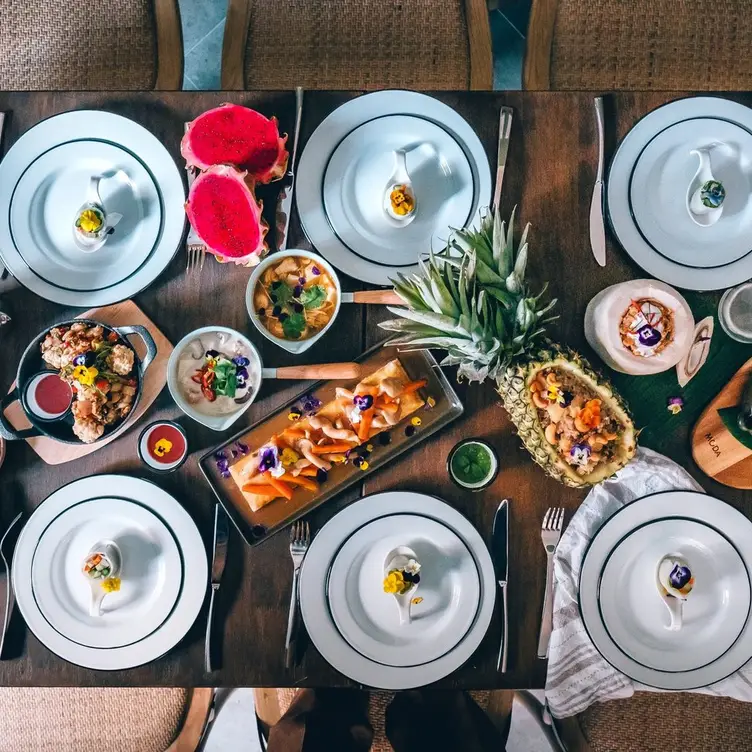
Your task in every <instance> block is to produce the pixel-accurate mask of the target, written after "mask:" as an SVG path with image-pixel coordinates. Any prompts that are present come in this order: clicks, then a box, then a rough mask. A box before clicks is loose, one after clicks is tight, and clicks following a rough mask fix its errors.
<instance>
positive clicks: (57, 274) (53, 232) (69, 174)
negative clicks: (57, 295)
mask: <svg viewBox="0 0 752 752" xmlns="http://www.w3.org/2000/svg"><path fill="white" fill-rule="evenodd" d="M92 176H107V177H105V178H104V179H102V180H101V182H100V184H99V195H100V198H101V200H102V204H103V206H104V207H105V210H106V211H107V213H108V214H109V213H112V212H115V213H118V214H122V216H123V219H122V220H120V222H119V223H118V224H117V226H116V227H115V229H114V232H113V233H112V235H111V236H110V237H109V238H108V239H107V242H106V243H105V245H104V246H103V247H102V248H101V249H100V250H98V251H96V252H95V253H84V252H83V251H81V250H80V248H79V247H78V246H77V245H76V243H75V241H74V238H73V232H74V231H73V218H75V217H76V215H77V214H78V211H79V209H80V208H81V206H82V205H83V204H84V203H85V202H86V200H87V195H88V189H89V181H90V178H91V177H92ZM161 226H162V208H161V206H160V198H159V192H158V191H157V187H156V185H154V180H153V179H152V176H151V175H150V174H149V172H148V171H147V170H146V168H145V167H144V166H143V165H142V164H141V162H140V161H139V160H138V159H136V157H134V156H133V155H132V154H130V153H129V152H127V151H125V150H124V149H121V148H120V147H118V146H115V145H114V144H108V143H104V142H101V141H74V142H71V143H67V144H61V145H60V146H57V147H55V148H53V149H50V150H49V151H48V152H45V153H44V154H42V155H41V156H40V157H39V158H38V159H36V160H35V161H34V162H33V163H32V164H31V165H29V167H28V169H27V170H26V171H25V172H24V174H23V175H22V177H21V179H20V180H19V181H18V184H17V185H16V189H15V191H14V192H13V196H12V197H11V207H10V229H11V233H12V235H13V240H14V243H15V247H16V249H17V250H18V252H19V254H20V255H21V257H22V258H23V260H24V262H25V263H26V264H27V265H28V267H29V268H30V269H34V270H35V271H36V273H37V274H38V275H39V276H40V277H41V278H42V279H43V280H44V281H46V282H48V283H49V284H51V285H54V286H55V287H60V288H63V289H68V290H80V291H83V292H86V291H94V290H102V289H103V288H105V287H110V286H112V285H116V284H117V283H118V282H122V281H123V280H124V279H127V278H128V277H130V276H131V274H134V273H135V272H136V271H137V270H138V268H139V267H140V266H141V265H142V264H143V263H144V262H145V261H146V260H147V259H148V258H149V256H150V255H151V252H152V250H153V248H154V245H155V244H156V242H157V239H158V238H159V232H160V229H161Z"/></svg>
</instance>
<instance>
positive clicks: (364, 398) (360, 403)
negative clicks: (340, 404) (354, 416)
mask: <svg viewBox="0 0 752 752" xmlns="http://www.w3.org/2000/svg"><path fill="white" fill-rule="evenodd" d="M353 404H354V405H355V407H357V408H358V410H360V411H361V412H362V411H363V410H368V409H369V408H370V407H373V397H372V396H371V395H370V394H356V395H355V396H354V397H353Z"/></svg>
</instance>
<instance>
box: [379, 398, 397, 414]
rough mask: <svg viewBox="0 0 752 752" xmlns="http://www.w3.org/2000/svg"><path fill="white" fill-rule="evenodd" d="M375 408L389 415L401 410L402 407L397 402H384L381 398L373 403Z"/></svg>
mask: <svg viewBox="0 0 752 752" xmlns="http://www.w3.org/2000/svg"><path fill="white" fill-rule="evenodd" d="M373 406H374V407H375V408H377V409H378V410H383V411H384V412H387V413H396V412H397V411H398V410H399V409H400V406H399V405H398V404H397V403H396V402H384V401H383V400H382V399H381V397H379V398H378V399H377V400H376V401H375V402H374V403H373Z"/></svg>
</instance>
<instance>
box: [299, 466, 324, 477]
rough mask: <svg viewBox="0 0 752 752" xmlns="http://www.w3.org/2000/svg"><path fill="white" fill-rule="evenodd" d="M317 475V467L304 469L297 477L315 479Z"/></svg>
mask: <svg viewBox="0 0 752 752" xmlns="http://www.w3.org/2000/svg"><path fill="white" fill-rule="evenodd" d="M318 474H319V469H318V468H317V467H304V468H303V469H302V470H301V471H300V472H299V473H298V477H300V476H301V475H304V476H305V477H306V478H315V477H316V476H317V475H318Z"/></svg>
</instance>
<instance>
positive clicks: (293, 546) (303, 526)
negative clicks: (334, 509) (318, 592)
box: [285, 521, 311, 668]
mask: <svg viewBox="0 0 752 752" xmlns="http://www.w3.org/2000/svg"><path fill="white" fill-rule="evenodd" d="M310 542H311V528H310V526H309V524H308V523H307V522H302V521H300V522H296V523H295V524H294V525H293V526H292V528H291V530H290V556H291V557H292V565H293V575H292V594H291V596H290V612H289V614H288V616H287V638H286V639H285V668H292V665H293V662H294V658H295V649H294V646H295V636H296V632H297V628H298V601H299V596H300V592H299V587H300V586H299V582H300V565H301V564H302V563H303V559H304V557H305V555H306V551H307V550H308V545H309V544H310Z"/></svg>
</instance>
